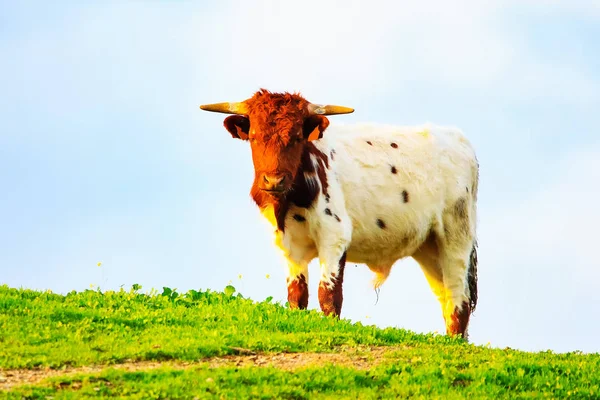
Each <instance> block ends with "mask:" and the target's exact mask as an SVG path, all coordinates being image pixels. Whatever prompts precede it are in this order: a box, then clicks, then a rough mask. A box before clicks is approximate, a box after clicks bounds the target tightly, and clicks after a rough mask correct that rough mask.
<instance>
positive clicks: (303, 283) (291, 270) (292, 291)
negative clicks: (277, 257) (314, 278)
mask: <svg viewBox="0 0 600 400" xmlns="http://www.w3.org/2000/svg"><path fill="white" fill-rule="evenodd" d="M287 264H288V273H287V278H286V281H287V290H288V303H289V305H290V308H292V309H294V308H299V309H301V310H304V309H306V308H307V307H308V263H306V262H302V263H296V262H294V261H292V260H290V259H288V260H287Z"/></svg>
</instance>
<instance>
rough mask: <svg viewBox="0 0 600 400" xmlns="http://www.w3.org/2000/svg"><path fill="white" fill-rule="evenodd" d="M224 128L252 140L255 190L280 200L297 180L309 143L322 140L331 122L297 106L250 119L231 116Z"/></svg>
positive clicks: (256, 113)
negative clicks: (308, 113) (304, 152)
mask: <svg viewBox="0 0 600 400" xmlns="http://www.w3.org/2000/svg"><path fill="white" fill-rule="evenodd" d="M224 125H225V127H226V128H227V130H228V131H229V132H230V133H231V135H232V136H233V137H235V138H239V139H243V140H249V141H250V147H251V149H252V161H253V163H254V184H253V186H254V188H257V189H259V190H260V191H261V192H263V193H265V194H268V195H271V196H274V197H280V196H282V195H284V194H285V193H286V192H288V191H289V190H290V189H291V187H292V184H293V182H294V180H295V179H296V175H297V173H298V170H299V167H300V163H301V158H302V153H303V151H304V148H305V146H306V144H307V143H308V141H310V140H315V139H318V138H320V137H321V136H322V132H323V131H324V130H325V129H326V128H327V126H328V125H329V121H328V120H327V118H326V117H324V116H319V115H313V116H309V115H307V113H306V112H305V111H304V110H302V109H300V110H298V108H295V107H294V108H293V109H291V110H290V109H286V108H280V109H275V110H273V111H272V112H271V113H269V114H266V113H261V112H252V111H251V112H250V113H249V116H248V117H246V116H241V115H232V116H230V117H227V118H226V119H225V122H224Z"/></svg>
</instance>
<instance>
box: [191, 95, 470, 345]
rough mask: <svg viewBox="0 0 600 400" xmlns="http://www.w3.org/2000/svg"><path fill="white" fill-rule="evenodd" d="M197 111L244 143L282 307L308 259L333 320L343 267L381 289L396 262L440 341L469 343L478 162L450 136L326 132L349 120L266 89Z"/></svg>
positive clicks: (413, 131)
mask: <svg viewBox="0 0 600 400" xmlns="http://www.w3.org/2000/svg"><path fill="white" fill-rule="evenodd" d="M200 108H201V109H202V110H205V111H211V112H220V113H225V114H232V115H229V116H228V117H226V118H225V120H224V126H225V129H226V130H227V131H228V132H229V133H230V134H231V136H232V137H233V138H236V139H241V140H245V141H248V142H250V148H251V151H252V161H253V164H254V181H253V184H252V188H251V190H250V196H251V197H252V199H253V200H254V202H255V203H256V205H257V206H258V208H259V209H260V211H261V213H262V215H263V216H264V217H265V218H266V220H267V221H269V223H270V224H271V225H272V226H273V228H274V229H273V230H274V242H275V244H276V246H277V247H278V248H279V249H280V250H281V252H282V253H283V256H284V259H285V261H286V265H287V278H286V280H287V291H288V296H287V298H288V304H289V307H290V308H292V309H306V308H307V306H308V265H309V263H310V262H311V261H312V260H313V259H315V258H317V257H318V259H319V263H320V277H319V279H320V282H319V288H318V298H319V304H320V308H321V310H322V312H323V313H324V314H325V315H327V316H334V317H337V318H339V317H340V315H341V311H342V302H343V293H342V284H343V280H344V267H345V265H346V263H347V262H352V263H357V264H366V265H367V267H368V268H369V269H370V270H371V271H373V272H374V276H375V278H374V280H373V285H374V287H375V288H376V289H379V287H380V286H381V285H382V284H383V283H384V281H385V280H386V279H387V277H388V276H389V274H390V270H391V268H392V266H393V265H394V263H395V262H396V261H398V260H400V259H403V258H406V257H412V258H413V259H414V260H416V261H417V263H418V264H419V265H420V267H421V269H422V271H423V272H424V274H425V277H426V279H427V281H428V283H429V285H430V287H431V290H432V291H433V293H434V294H435V296H436V297H437V300H438V301H439V303H440V305H441V308H442V315H443V318H444V321H445V326H446V334H447V335H451V336H459V337H462V338H464V339H465V340H467V328H468V324H469V318H470V316H471V314H472V312H473V311H474V310H475V307H476V305H477V239H476V203H477V185H478V180H479V163H478V160H477V157H476V155H475V152H474V149H473V147H472V146H471V144H470V142H469V141H468V140H467V138H466V137H465V136H464V134H463V133H462V132H461V131H460V130H459V129H457V128H450V127H442V126H437V125H433V124H430V123H427V124H424V125H422V126H414V127H406V126H389V125H382V124H372V123H368V124H359V125H352V124H350V125H340V126H335V125H333V124H332V126H331V127H329V124H330V122H329V119H328V118H327V117H326V116H328V115H335V114H347V113H352V112H353V111H354V110H353V109H352V108H348V107H342V106H334V105H319V104H313V103H310V102H308V101H307V100H306V99H305V98H304V97H303V96H302V95H301V94H299V93H289V92H285V93H275V92H270V91H268V90H266V89H260V90H258V91H257V92H255V93H254V94H253V96H252V97H250V98H249V99H247V100H245V101H242V102H234V103H229V102H227V103H215V104H207V105H201V106H200Z"/></svg>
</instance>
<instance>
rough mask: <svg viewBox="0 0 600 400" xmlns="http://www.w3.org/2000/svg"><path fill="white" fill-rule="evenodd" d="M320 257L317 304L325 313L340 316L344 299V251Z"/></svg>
mask: <svg viewBox="0 0 600 400" xmlns="http://www.w3.org/2000/svg"><path fill="white" fill-rule="evenodd" d="M320 258H321V281H320V282H319V304H320V305H321V310H322V311H323V313H324V314H325V315H334V316H335V317H338V318H339V317H340V315H341V313H342V303H343V301H344V296H343V290H342V285H343V283H344V268H345V266H346V251H344V252H343V253H341V254H339V253H337V254H331V255H329V256H327V255H326V256H325V257H320Z"/></svg>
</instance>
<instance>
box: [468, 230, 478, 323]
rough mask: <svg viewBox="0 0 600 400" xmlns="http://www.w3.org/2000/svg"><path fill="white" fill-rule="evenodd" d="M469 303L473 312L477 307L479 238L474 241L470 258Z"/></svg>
mask: <svg viewBox="0 0 600 400" xmlns="http://www.w3.org/2000/svg"><path fill="white" fill-rule="evenodd" d="M468 282H469V305H470V306H471V314H472V313H473V311H475V307H477V240H475V241H474V242H473V249H472V250H471V257H470V260H469V275H468Z"/></svg>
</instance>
